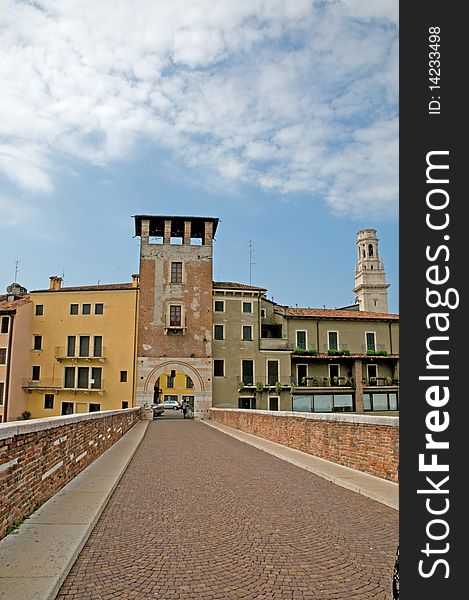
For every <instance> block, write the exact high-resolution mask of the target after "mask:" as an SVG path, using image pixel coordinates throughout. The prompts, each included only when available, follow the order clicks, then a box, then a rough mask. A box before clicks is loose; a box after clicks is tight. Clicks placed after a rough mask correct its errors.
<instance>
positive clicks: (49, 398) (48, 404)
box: [44, 394, 54, 408]
mask: <svg viewBox="0 0 469 600" xmlns="http://www.w3.org/2000/svg"><path fill="white" fill-rule="evenodd" d="M44 408H54V394H45V395H44Z"/></svg>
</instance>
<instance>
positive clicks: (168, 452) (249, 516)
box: [57, 420, 398, 600]
mask: <svg viewBox="0 0 469 600" xmlns="http://www.w3.org/2000/svg"><path fill="white" fill-rule="evenodd" d="M397 544H398V512H397V511H395V510H393V509H391V508H389V507H387V506H384V505H382V504H379V503H377V502H374V501H373V500H370V499H369V498H366V497H364V496H361V495H359V494H356V493H354V492H352V491H350V490H347V489H345V488H342V487H340V486H337V485H335V484H333V483H331V482H329V481H327V480H325V479H322V478H321V477H318V476H316V475H314V474H313V473H310V472H308V471H305V470H303V469H301V468H299V467H296V466H294V465H291V464H290V463H287V462H285V461H282V460H280V459H278V458H276V457H273V456H271V455H269V454H267V453H265V452H263V451H261V450H258V449H257V448H254V447H252V446H249V445H247V444H244V443H242V442H240V441H238V440H236V439H234V438H232V437H231V436H227V435H225V434H223V433H222V432H220V431H217V430H215V429H212V428H210V427H207V426H206V425H204V424H203V423H198V422H196V421H184V420H158V421H153V422H151V423H150V424H149V427H148V429H147V433H146V435H145V437H144V439H143V441H142V443H141V445H140V447H139V449H138V450H137V452H136V453H135V455H134V457H133V459H132V461H131V463H130V464H129V467H128V468H127V470H126V472H125V473H124V475H123V477H122V479H121V481H120V482H119V485H118V486H117V488H116V490H115V492H114V494H113V495H112V497H111V499H110V501H109V503H108V505H107V506H106V508H105V510H104V512H103V514H102V515H101V518H100V519H99V521H98V523H97V524H96V526H95V528H94V530H93V532H92V533H91V536H90V538H89V539H88V541H87V543H86V544H85V546H84V548H83V550H82V551H81V554H80V556H79V557H78V559H77V561H76V562H75V564H74V565H73V567H72V569H71V571H70V573H69V574H68V576H67V578H66V580H65V582H64V584H63V585H62V588H61V589H60V591H59V593H58V595H57V600H113V599H122V600H131V599H132V600H148V599H157V600H165V599H168V600H217V599H218V600H237V599H240V600H256V599H258V600H261V599H265V600H315V599H318V600H355V599H357V600H358V599H360V600H368V599H371V598H373V600H390V598H391V596H392V595H391V579H392V568H393V564H394V555H395V550H396V547H397Z"/></svg>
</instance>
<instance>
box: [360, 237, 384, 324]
mask: <svg viewBox="0 0 469 600" xmlns="http://www.w3.org/2000/svg"><path fill="white" fill-rule="evenodd" d="M357 250H358V261H357V265H356V267H355V287H354V288H353V291H354V292H355V295H356V303H357V304H358V306H359V310H363V311H367V312H379V313H387V312H388V292H387V290H388V287H389V284H388V283H386V273H385V272H384V265H383V261H382V260H381V259H380V258H379V253H378V238H377V237H376V229H361V230H360V231H358V232H357Z"/></svg>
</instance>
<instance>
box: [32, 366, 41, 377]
mask: <svg viewBox="0 0 469 600" xmlns="http://www.w3.org/2000/svg"><path fill="white" fill-rule="evenodd" d="M31 379H32V380H33V381H39V380H40V379H41V367H39V366H38V365H34V366H33V373H32V377H31Z"/></svg>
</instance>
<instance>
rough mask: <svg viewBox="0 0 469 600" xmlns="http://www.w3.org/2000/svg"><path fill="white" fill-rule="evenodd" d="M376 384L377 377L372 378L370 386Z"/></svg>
mask: <svg viewBox="0 0 469 600" xmlns="http://www.w3.org/2000/svg"><path fill="white" fill-rule="evenodd" d="M376 382H377V379H376V377H370V379H369V384H370V385H376Z"/></svg>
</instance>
